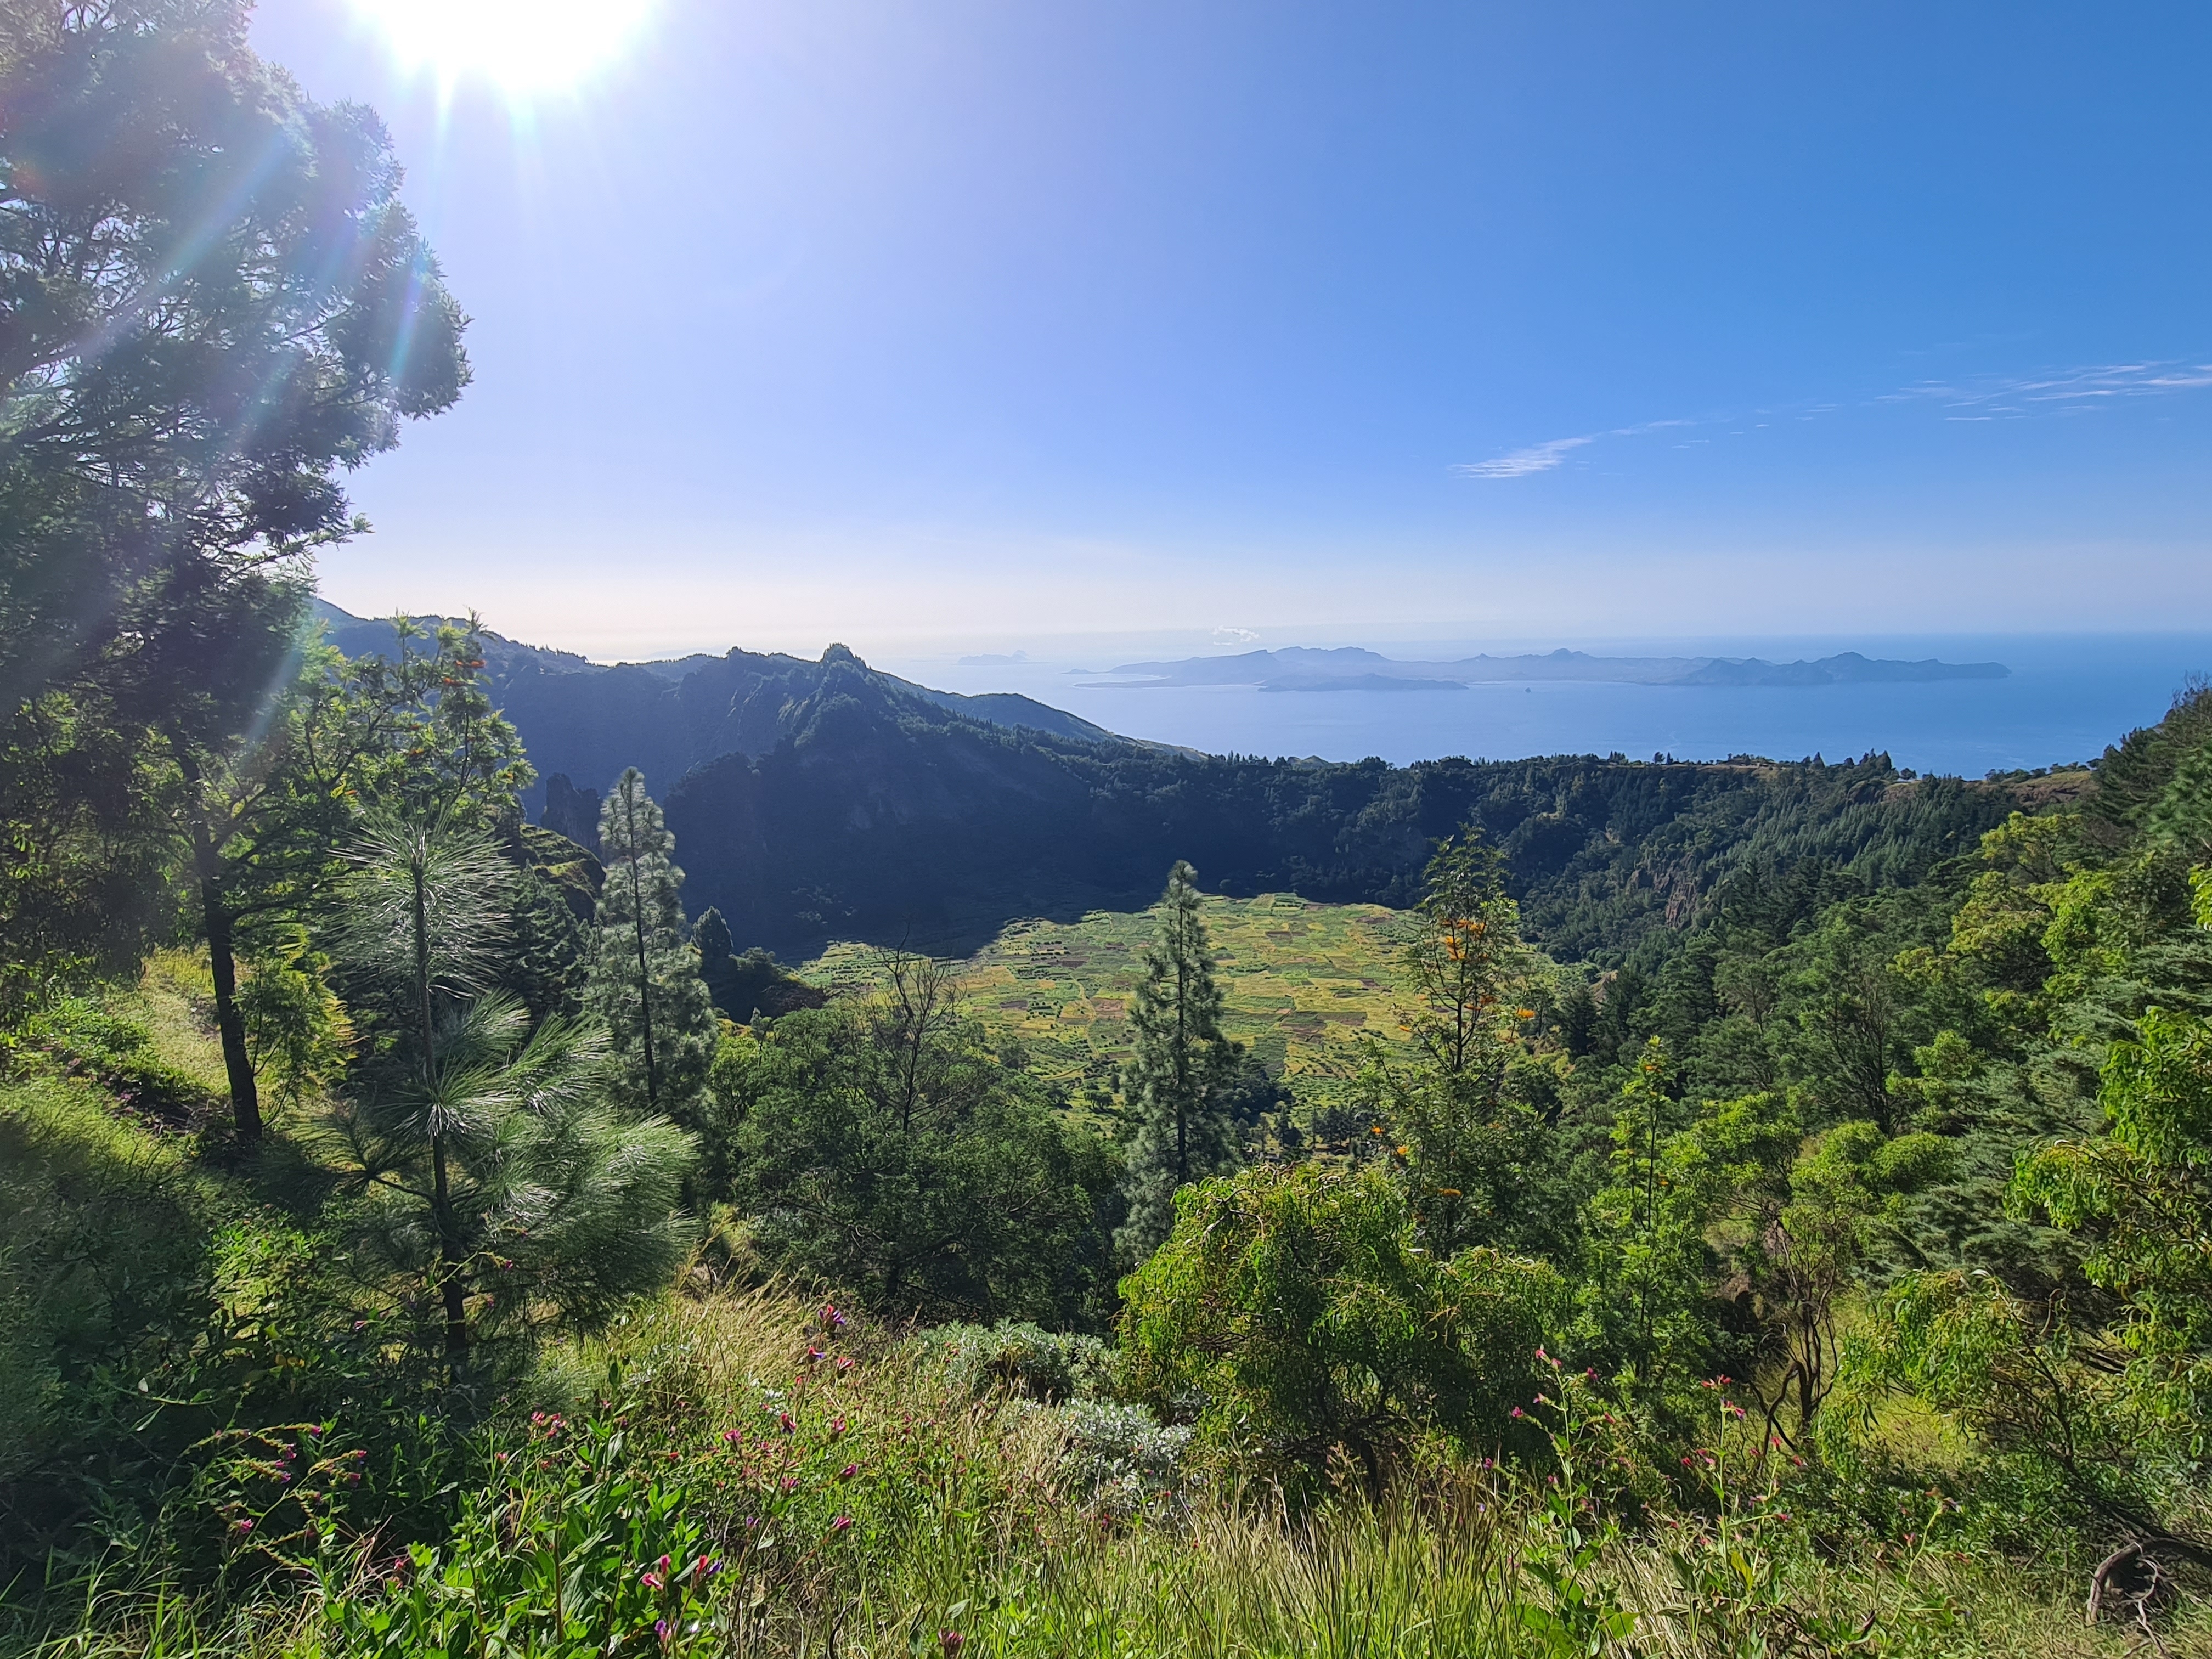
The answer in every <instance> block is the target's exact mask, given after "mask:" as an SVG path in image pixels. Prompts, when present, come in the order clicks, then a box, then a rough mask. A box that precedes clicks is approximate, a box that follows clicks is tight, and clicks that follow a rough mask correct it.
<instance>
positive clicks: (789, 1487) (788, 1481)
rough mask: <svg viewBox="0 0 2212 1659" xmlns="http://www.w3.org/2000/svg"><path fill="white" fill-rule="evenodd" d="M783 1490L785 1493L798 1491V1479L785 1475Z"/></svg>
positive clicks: (791, 1475) (794, 1476) (793, 1475)
mask: <svg viewBox="0 0 2212 1659" xmlns="http://www.w3.org/2000/svg"><path fill="white" fill-rule="evenodd" d="M783 1489H784V1491H786V1492H796V1491H798V1490H799V1477H798V1476H797V1475H795V1474H787V1475H785V1476H784V1477H783Z"/></svg>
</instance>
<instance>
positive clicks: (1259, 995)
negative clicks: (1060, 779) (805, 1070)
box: [799, 893, 1407, 1096]
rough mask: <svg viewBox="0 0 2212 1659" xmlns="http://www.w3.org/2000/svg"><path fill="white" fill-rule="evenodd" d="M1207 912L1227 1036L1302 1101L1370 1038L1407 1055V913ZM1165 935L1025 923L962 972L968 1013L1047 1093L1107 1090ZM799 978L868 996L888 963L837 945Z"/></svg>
mask: <svg viewBox="0 0 2212 1659" xmlns="http://www.w3.org/2000/svg"><path fill="white" fill-rule="evenodd" d="M1156 908H1157V907H1156ZM1201 913H1202V915H1203V917H1204V920H1205V923H1206V934H1207V937H1208V939H1210V940H1211V941H1212V945H1213V955H1214V960H1215V963H1216V964H1217V969H1216V971H1217V974H1218V980H1219V983H1220V986H1221V990H1222V997H1223V1003H1224V1008H1223V1018H1222V1026H1223V1030H1225V1032H1226V1033H1227V1034H1228V1036H1231V1038H1233V1039H1234V1040H1236V1041H1237V1042H1242V1043H1244V1044H1247V1045H1249V1047H1250V1048H1251V1049H1252V1051H1253V1052H1254V1053H1255V1054H1256V1055H1258V1056H1259V1058H1260V1060H1261V1062H1262V1063H1263V1064H1264V1065H1266V1066H1267V1068H1268V1070H1269V1071H1270V1072H1271V1073H1276V1074H1278V1075H1279V1076H1281V1077H1282V1078H1283V1079H1285V1081H1287V1082H1289V1083H1290V1084H1291V1086H1292V1087H1293V1088H1295V1089H1297V1090H1298V1091H1300V1092H1301V1094H1302V1095H1307V1096H1311V1095H1313V1094H1314V1093H1315V1092H1316V1091H1320V1092H1321V1093H1323V1094H1326V1093H1327V1092H1328V1091H1329V1090H1330V1086H1331V1085H1334V1084H1340V1082H1341V1081H1342V1079H1345V1078H1346V1077H1347V1076H1348V1075H1349V1074H1350V1073H1352V1071H1353V1070H1354V1069H1355V1068H1356V1067H1357V1066H1358V1047H1357V1044H1358V1039H1359V1038H1360V1037H1362V1036H1374V1037H1376V1038H1379V1039H1381V1040H1382V1041H1383V1042H1385V1043H1389V1044H1391V1045H1394V1046H1395V1045H1399V1044H1402V1043H1403V1042H1404V1041H1405V1036H1406V1032H1405V1022H1406V1019H1407V1013H1406V1008H1405V1004H1404V1000H1403V999H1402V997H1401V995H1400V994H1399V993H1398V990H1397V988H1396V987H1397V981H1396V969H1395V965H1394V963H1393V960H1392V958H1393V956H1394V954H1395V950H1396V948H1397V943H1398V938H1399V933H1400V931H1401V927H1402V926H1403V918H1402V917H1401V915H1400V914H1399V913H1398V912H1396V911H1395V910H1389V909H1386V908H1383V906H1381V905H1379V904H1317V903H1314V902H1311V901H1310V900H1306V899H1302V898H1299V897H1297V896H1295V895H1293V894H1289V893H1268V894H1262V895H1261V896H1259V897H1258V898H1223V897H1220V896H1215V895H1208V896H1206V898H1205V900H1204V901H1203V904H1202V911H1201ZM1157 933H1158V920H1157V916H1156V914H1155V910H1145V911H1139V912H1133V913H1132V912H1121V911H1110V910H1093V911H1091V913H1090V914H1089V915H1085V917H1084V918H1083V919H1082V920H1081V921H1073V922H1055V921H1042V920H1036V919H1032V920H1029V921H1018V922H1015V923H1014V924H1012V926H1011V927H1007V928H1006V930H1005V931H1004V932H1002V933H1000V935H999V937H998V938H997V939H994V940H993V941H992V942H991V943H990V944H989V945H986V946H985V947H984V948H983V949H981V951H977V952H976V953H975V955H974V956H972V957H969V958H968V959H967V960H966V961H964V962H962V963H957V964H956V965H957V971H958V974H959V984H960V992H961V995H962V998H963V1001H964V1003H965V1005H966V1007H967V1009H968V1012H969V1013H971V1014H972V1015H973V1016H974V1017H975V1018H977V1019H980V1020H981V1022H982V1024H983V1025H984V1028H985V1029H986V1030H987V1031H989V1032H990V1033H991V1035H992V1036H994V1038H996V1039H998V1040H999V1041H1000V1042H1018V1044H1019V1045H1020V1046H1021V1048H1023V1049H1024V1052H1025V1053H1026V1054H1028V1056H1029V1060H1030V1066H1032V1067H1033V1068H1034V1069H1035V1070H1036V1072H1037V1073H1039V1075H1041V1076H1042V1077H1043V1078H1044V1079H1047V1080H1048V1081H1050V1082H1054V1083H1057V1084H1061V1085H1070V1086H1073V1085H1079V1084H1081V1083H1083V1082H1085V1081H1091V1080H1097V1079H1103V1077H1105V1076H1106V1075H1107V1074H1108V1073H1109V1071H1110V1069H1111V1068H1112V1067H1114V1066H1118V1065H1120V1064H1121V1062H1122V1061H1124V1060H1127V1058H1128V1056H1129V1052H1130V1039H1129V1030H1128V1024H1127V1012H1128V1005H1129V999H1130V998H1131V997H1132V996H1133V994H1135V992H1136V987H1137V982H1138V981H1139V979H1140V978H1141V977H1142V975H1143V957H1144V952H1145V949H1146V946H1147V945H1150V944H1151V943H1152V939H1153V938H1154V936H1155V935H1156V934H1157ZM799 972H800V974H801V975H802V976H803V977H805V978H806V979H808V980H810V981H812V982H813V983H815V984H817V985H820V986H822V987H825V988H828V989H831V990H835V991H839V992H853V991H856V990H861V989H865V988H866V987H868V986H870V985H871V984H872V982H873V981H874V979H875V977H876V975H877V974H878V955H877V953H876V952H875V951H872V950H871V949H869V948H868V947H866V946H863V945H853V944H841V945H832V946H831V947H830V948H829V950H827V951H824V952H823V954H822V955H821V956H820V957H817V958H816V959H815V960H814V961H812V962H811V963H807V964H806V965H805V967H804V968H802V969H799Z"/></svg>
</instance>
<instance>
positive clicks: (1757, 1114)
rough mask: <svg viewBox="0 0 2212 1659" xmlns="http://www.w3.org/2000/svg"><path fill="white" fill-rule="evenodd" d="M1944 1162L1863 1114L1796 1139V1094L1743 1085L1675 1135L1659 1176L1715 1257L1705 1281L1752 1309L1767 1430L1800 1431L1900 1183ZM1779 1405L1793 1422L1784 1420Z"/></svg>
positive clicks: (1906, 1187)
mask: <svg viewBox="0 0 2212 1659" xmlns="http://www.w3.org/2000/svg"><path fill="white" fill-rule="evenodd" d="M1947 1161H1948V1148H1947V1147H1946V1146H1945V1143H1944V1142H1943V1141H1942V1140H1941V1139H1938V1138H1937V1137H1936V1136H1935V1135H1931V1134H1908V1135H1903V1136H1899V1137H1898V1138H1897V1139H1889V1138H1887V1137H1886V1136H1885V1135H1883V1133H1881V1129H1880V1128H1879V1127H1877V1126H1875V1124H1872V1123H1869V1122H1867V1121H1863V1120H1855V1121H1851V1122H1848V1123H1842V1124H1838V1125H1837V1126H1836V1127H1834V1128H1832V1129H1831V1130H1829V1131H1827V1132H1826V1133H1824V1134H1821V1135H1819V1136H1816V1137H1814V1138H1812V1139H1809V1140H1808V1139H1807V1137H1806V1136H1805V1133H1804V1131H1803V1127H1802V1121H1801V1120H1800V1117H1799V1114H1798V1110H1797V1108H1796V1103H1795V1102H1793V1101H1791V1100H1790V1099H1788V1098H1786V1097H1776V1096H1773V1095H1766V1094H1761V1095H1750V1096H1747V1097H1743V1098H1741V1099H1739V1100H1732V1101H1724V1102H1718V1103H1711V1104H1708V1105H1706V1106H1705V1107H1704V1108H1703V1109H1700V1111H1699V1115H1698V1118H1697V1121H1695V1122H1693V1123H1692V1124H1691V1125H1690V1126H1689V1127H1687V1128H1686V1129H1684V1130H1683V1131H1681V1133H1680V1134H1678V1135H1677V1136H1675V1137H1674V1139H1673V1141H1672V1143H1671V1144H1670V1145H1669V1146H1668V1155H1667V1158H1666V1159H1665V1167H1666V1170H1667V1173H1666V1175H1665V1176H1662V1180H1664V1181H1666V1182H1668V1183H1669V1184H1670V1185H1671V1186H1672V1187H1674V1188H1676V1189H1677V1190H1678V1191H1679V1193H1680V1198H1679V1200H1677V1201H1678V1202H1680V1203H1681V1204H1683V1205H1684V1206H1686V1208H1688V1209H1689V1210H1690V1212H1692V1213H1700V1212H1701V1213H1702V1214H1703V1215H1704V1216H1705V1218H1706V1220H1705V1229H1704V1231H1705V1237H1706V1238H1707V1240H1708V1241H1709V1242H1710V1243H1712V1245H1713V1246H1714V1248H1715V1250H1716V1252H1717V1255H1718V1257H1719V1260H1718V1261H1717V1264H1716V1271H1717V1282H1716V1283H1715V1284H1714V1285H1713V1291H1714V1292H1715V1294H1717V1295H1723V1296H1728V1297H1732V1298H1733V1299H1734V1300H1735V1302H1736V1303H1737V1304H1738V1305H1739V1306H1740V1307H1741V1308H1742V1309H1743V1310H1745V1311H1747V1312H1748V1313H1749V1314H1750V1315H1751V1316H1752V1318H1753V1321H1755V1322H1756V1325H1755V1329H1754V1330H1753V1332H1751V1333H1747V1334H1749V1335H1752V1336H1753V1337H1754V1338H1755V1339H1756V1340H1757V1343H1758V1346H1756V1348H1755V1349H1753V1354H1754V1356H1755V1361H1756V1363H1755V1365H1753V1366H1747V1370H1753V1372H1754V1375H1753V1376H1747V1378H1745V1379H1744V1386H1745V1387H1746V1388H1747V1389H1750V1390H1751V1391H1753V1393H1754V1394H1755V1395H1758V1396H1759V1399H1760V1401H1761V1403H1762V1404H1763V1405H1764V1407H1765V1425H1766V1431H1767V1433H1768V1434H1769V1435H1773V1434H1776V1433H1780V1434H1783V1435H1784V1436H1787V1437H1790V1439H1791V1442H1792V1443H1793V1444H1802V1443H1804V1442H1805V1438H1806V1436H1807V1434H1808V1431H1810V1430H1811V1429H1812V1427H1813V1424H1814V1417H1815V1415H1816V1414H1817V1413H1819V1411H1820V1407H1821V1406H1822V1405H1823V1404H1824V1403H1825V1402H1826V1400H1827V1397H1828V1395H1829V1394H1830V1393H1831V1392H1832V1390H1833V1389H1834V1388H1835V1386H1836V1368H1837V1362H1838V1354H1839V1352H1840V1341H1839V1334H1838V1316H1839V1314H1840V1312H1841V1310H1842V1309H1843V1307H1844V1303H1845V1302H1846V1300H1847V1299H1848V1298H1849V1297H1850V1296H1851V1295H1852V1293H1853V1292H1854V1291H1856V1290H1857V1288H1858V1287H1859V1285H1860V1284H1861V1283H1862V1281H1863V1276H1864V1275H1865V1273H1866V1272H1867V1270H1868V1268H1869V1266H1870V1265H1871V1263H1872V1261H1873V1259H1874V1257H1875V1249H1876V1247H1877V1244H1878V1243H1879V1240H1880V1237H1881V1235H1882V1233H1883V1232H1884V1231H1886V1230H1887V1228H1890V1227H1893V1226H1894V1225H1896V1222H1897V1219H1898V1218H1899V1214H1900V1212H1901V1210H1902V1206H1903V1200H1904V1194H1906V1193H1909V1192H1913V1191H1917V1190H1918V1189H1919V1188H1923V1187H1925V1186H1926V1185H1928V1184H1929V1182H1931V1181H1933V1180H1935V1179H1936V1178H1937V1176H1940V1175H1941V1174H1942V1170H1943V1169H1944V1166H1945V1164H1946V1163H1947ZM1785 1411H1786V1412H1788V1413H1790V1415H1791V1416H1793V1417H1794V1419H1795V1423H1794V1430H1795V1432H1794V1434H1793V1433H1792V1425H1788V1424H1785V1423H1784V1421H1783V1419H1784V1413H1785Z"/></svg>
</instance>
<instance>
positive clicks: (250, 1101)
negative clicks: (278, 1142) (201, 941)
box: [200, 875, 261, 1141]
mask: <svg viewBox="0 0 2212 1659" xmlns="http://www.w3.org/2000/svg"><path fill="white" fill-rule="evenodd" d="M200 905H201V908H202V909H203V911H204V914H205V916H206V921H207V939H208V961H209V963H210V965H211V966H212V967H213V968H214V969H215V1024H216V1032H217V1034H218V1035H219V1036H221V1038H222V1069H223V1072H224V1073H225V1075H226V1076H228V1078H229V1079H230V1113H231V1118H232V1120H233V1121H234V1123H235V1124H236V1126H237V1128H238V1138H239V1139H240V1140H245V1141H257V1140H259V1139H261V1091H260V1088H259V1086H258V1085H257V1084H256V1083H255V1081H254V1078H253V1060H252V1057H251V1056H250V1055H248V1054H246V1016H245V1015H243V1014H242V1013H240V1012H239V1009H238V963H237V961H236V959H235V957H234V956H233V955H232V945H231V915H230V912H229V911H228V909H226V908H224V906H223V902H222V888H221V884H219V882H218V881H217V879H216V878H215V877H213V876H211V875H204V876H202V878H201V879H200Z"/></svg>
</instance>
